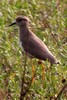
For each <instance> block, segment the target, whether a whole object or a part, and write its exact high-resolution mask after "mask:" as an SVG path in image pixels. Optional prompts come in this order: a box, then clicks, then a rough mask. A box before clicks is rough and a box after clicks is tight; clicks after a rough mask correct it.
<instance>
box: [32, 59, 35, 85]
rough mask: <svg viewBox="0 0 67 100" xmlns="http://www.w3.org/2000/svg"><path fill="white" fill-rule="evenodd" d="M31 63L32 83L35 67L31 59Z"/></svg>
mask: <svg viewBox="0 0 67 100" xmlns="http://www.w3.org/2000/svg"><path fill="white" fill-rule="evenodd" d="M31 65H32V83H34V80H35V78H34V76H35V68H34V65H33V61H32V59H31Z"/></svg>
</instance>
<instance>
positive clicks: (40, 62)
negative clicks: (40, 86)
mask: <svg viewBox="0 0 67 100" xmlns="http://www.w3.org/2000/svg"><path fill="white" fill-rule="evenodd" d="M38 64H41V65H42V80H43V82H44V78H45V77H44V76H45V74H44V71H45V66H44V64H43V62H42V61H40V60H39V61H38Z"/></svg>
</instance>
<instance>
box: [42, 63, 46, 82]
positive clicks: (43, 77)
mask: <svg viewBox="0 0 67 100" xmlns="http://www.w3.org/2000/svg"><path fill="white" fill-rule="evenodd" d="M44 71H45V66H44V64H43V63H42V80H43V82H44V79H45V73H44Z"/></svg>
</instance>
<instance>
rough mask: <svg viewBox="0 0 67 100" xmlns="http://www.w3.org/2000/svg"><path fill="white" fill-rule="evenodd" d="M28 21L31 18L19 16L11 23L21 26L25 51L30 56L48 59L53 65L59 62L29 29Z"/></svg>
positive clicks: (20, 30)
mask: <svg viewBox="0 0 67 100" xmlns="http://www.w3.org/2000/svg"><path fill="white" fill-rule="evenodd" d="M28 23H29V19H28V18H27V17H21V16H19V17H17V18H16V22H14V23H12V24H10V25H9V26H12V25H14V24H17V25H18V26H19V34H20V42H21V45H22V47H23V48H24V51H25V52H27V54H28V55H29V56H32V57H35V58H38V59H40V60H46V59H48V60H49V61H50V64H51V65H52V64H55V63H57V62H56V60H55V57H54V56H53V54H52V53H51V52H50V51H49V49H48V48H47V46H46V45H45V44H44V43H43V42H42V40H41V39H40V38H38V37H37V36H36V35H35V34H34V33H33V32H32V31H31V30H30V29H29V25H28Z"/></svg>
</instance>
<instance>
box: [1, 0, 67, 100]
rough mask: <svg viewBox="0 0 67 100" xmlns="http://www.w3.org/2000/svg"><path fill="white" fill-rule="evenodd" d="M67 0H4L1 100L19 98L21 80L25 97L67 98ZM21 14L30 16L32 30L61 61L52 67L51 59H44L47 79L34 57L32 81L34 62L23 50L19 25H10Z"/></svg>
mask: <svg viewBox="0 0 67 100" xmlns="http://www.w3.org/2000/svg"><path fill="white" fill-rule="evenodd" d="M66 3H67V0H0V100H19V98H20V95H21V94H20V92H21V84H22V86H23V88H24V89H23V91H22V92H23V93H25V94H23V95H24V96H23V98H24V100H67V80H66V78H67V9H66V8H67V4H66ZM18 15H22V16H23V15H24V16H27V17H29V19H30V20H31V23H30V28H31V30H32V31H33V32H34V33H35V34H36V35H37V36H39V37H40V38H41V39H42V40H43V42H44V43H45V44H46V45H47V46H48V48H49V49H50V50H51V52H52V53H53V54H54V55H55V56H56V58H57V59H58V60H59V61H60V62H61V64H60V65H53V66H52V67H51V69H50V68H49V62H48V61H45V62H44V65H45V79H44V81H43V82H42V66H41V65H39V64H38V62H37V59H34V60H33V63H34V67H35V70H36V73H35V81H34V83H33V84H32V83H31V77H32V66H31V63H30V60H29V58H27V60H25V55H24V54H22V50H21V48H20V46H19V35H18V29H17V27H16V26H13V27H7V26H8V25H9V24H10V23H12V21H13V20H15V18H16V17H17V16H18ZM32 49H33V48H32ZM25 62H26V66H25V68H24V64H25ZM24 71H25V73H24ZM23 75H24V77H23ZM21 78H24V80H23V79H21ZM64 85H65V86H66V88H64V89H63V86H64ZM26 90H27V91H26ZM24 91H25V92H24ZM61 91H62V92H61ZM59 93H60V95H58V94H59ZM57 96H58V99H57V98H56V97H57ZM20 100H21V99H20Z"/></svg>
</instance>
